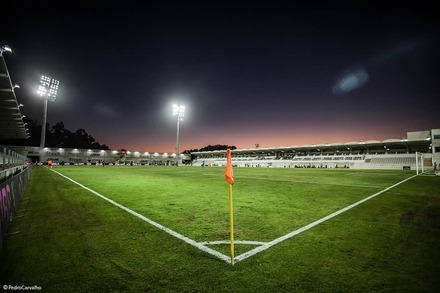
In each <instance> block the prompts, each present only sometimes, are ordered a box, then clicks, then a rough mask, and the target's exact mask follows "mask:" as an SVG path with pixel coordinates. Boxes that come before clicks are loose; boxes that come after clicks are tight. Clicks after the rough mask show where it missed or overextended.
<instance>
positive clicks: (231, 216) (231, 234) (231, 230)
mask: <svg viewBox="0 0 440 293" xmlns="http://www.w3.org/2000/svg"><path fill="white" fill-rule="evenodd" d="M229 227H230V228H229V239H230V243H231V244H230V249H231V264H232V265H234V210H233V207H232V184H231V183H229Z"/></svg>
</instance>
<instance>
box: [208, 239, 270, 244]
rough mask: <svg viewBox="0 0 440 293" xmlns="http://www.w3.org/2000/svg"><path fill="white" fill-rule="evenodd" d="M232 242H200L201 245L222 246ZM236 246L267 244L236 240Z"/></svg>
mask: <svg viewBox="0 0 440 293" xmlns="http://www.w3.org/2000/svg"><path fill="white" fill-rule="evenodd" d="M230 243H231V241H229V240H217V241H203V242H199V244H201V245H221V244H230ZM234 243H235V244H245V245H246V244H247V245H264V244H267V242H261V241H249V240H236V241H234Z"/></svg>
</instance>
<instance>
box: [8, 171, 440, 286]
mask: <svg viewBox="0 0 440 293" xmlns="http://www.w3.org/2000/svg"><path fill="white" fill-rule="evenodd" d="M234 174H235V184H234V185H233V198H234V238H235V265H234V266H231V264H230V262H231V257H230V253H229V247H230V246H229V203H228V186H227V182H226V181H225V180H224V168H219V167H204V168H202V167H145V166H139V167H138V166H105V167H98V166H69V167H68V166H57V167H54V168H53V169H48V168H46V167H36V168H34V171H33V173H32V176H31V180H30V182H29V185H28V187H27V189H26V193H25V197H24V199H23V202H22V204H21V205H20V207H19V209H18V211H17V214H16V218H15V219H14V221H13V223H12V226H11V228H10V231H9V232H10V236H9V237H7V238H6V241H5V243H4V247H3V251H2V256H1V259H0V260H1V269H0V273H1V275H0V276H1V282H2V285H28V286H32V285H37V286H41V287H42V289H43V290H47V291H60V290H63V291H133V292H139V291H153V292H232V291H235V292H347V291H350V292H353V291H355V292H372V291H384V292H396V291H400V292H416V291H417V292H420V291H423V292H434V291H436V289H438V288H439V287H440V281H438V276H439V275H440V252H439V249H438V244H439V243H440V188H439V187H440V178H438V177H435V176H426V175H420V176H415V172H414V171H403V170H393V171H385V170H350V169H290V168H284V169H276V168H234ZM428 175H429V174H428Z"/></svg>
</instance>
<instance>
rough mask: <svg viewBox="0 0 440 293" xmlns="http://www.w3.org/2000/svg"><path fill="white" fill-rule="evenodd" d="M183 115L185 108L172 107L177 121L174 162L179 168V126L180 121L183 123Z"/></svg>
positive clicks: (179, 106) (181, 106)
mask: <svg viewBox="0 0 440 293" xmlns="http://www.w3.org/2000/svg"><path fill="white" fill-rule="evenodd" d="M184 115H185V106H183V105H176V104H174V105H173V116H175V117H176V120H177V139H176V156H177V161H176V166H179V158H180V154H179V126H180V121H183V116H184Z"/></svg>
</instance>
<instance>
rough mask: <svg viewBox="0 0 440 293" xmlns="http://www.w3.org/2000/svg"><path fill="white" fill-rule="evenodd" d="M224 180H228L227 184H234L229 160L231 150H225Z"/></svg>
mask: <svg viewBox="0 0 440 293" xmlns="http://www.w3.org/2000/svg"><path fill="white" fill-rule="evenodd" d="M225 180H226V181H228V182H229V184H234V171H233V170H232V160H231V150H230V149H227V150H226V171H225Z"/></svg>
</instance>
